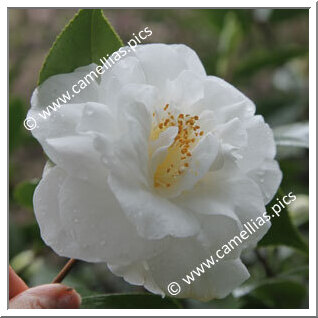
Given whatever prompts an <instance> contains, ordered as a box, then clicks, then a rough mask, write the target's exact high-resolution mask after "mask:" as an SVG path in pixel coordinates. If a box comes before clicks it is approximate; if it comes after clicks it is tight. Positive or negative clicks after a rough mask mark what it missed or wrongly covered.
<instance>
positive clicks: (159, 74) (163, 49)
mask: <svg viewBox="0 0 318 318" xmlns="http://www.w3.org/2000/svg"><path fill="white" fill-rule="evenodd" d="M134 54H135V56H136V58H137V59H138V60H139V62H140V64H141V67H142V69H143V70H144V74H145V77H146V81H147V83H148V84H150V85H154V86H156V87H157V88H158V89H163V88H164V87H165V83H166V81H167V80H174V79H175V78H177V76H178V75H179V74H180V73H181V72H182V71H183V70H185V69H188V67H189V66H188V64H190V63H191V62H190V63H189V61H190V60H191V58H189V57H187V58H185V59H182V55H180V54H179V52H178V51H177V50H176V49H175V48H173V47H172V46H170V45H165V44H151V45H138V47H137V48H136V51H135V53H134ZM184 56H185V55H184Z"/></svg>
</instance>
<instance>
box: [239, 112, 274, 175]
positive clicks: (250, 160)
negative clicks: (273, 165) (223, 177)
mask: <svg viewBox="0 0 318 318" xmlns="http://www.w3.org/2000/svg"><path fill="white" fill-rule="evenodd" d="M244 126H245V128H246V132H247V147H246V148H245V149H244V150H242V152H241V154H242V156H243V158H242V159H241V160H239V161H238V165H239V167H240V168H241V169H242V170H243V171H246V172H248V171H250V170H253V169H255V168H257V167H258V166H260V165H261V163H262V162H263V161H264V160H265V159H273V158H274V156H275V154H276V146H275V142H274V137H273V132H272V130H271V129H270V127H269V126H268V125H267V124H265V123H264V119H263V117H262V116H260V115H258V116H254V117H252V118H250V119H248V120H247V121H246V122H244Z"/></svg>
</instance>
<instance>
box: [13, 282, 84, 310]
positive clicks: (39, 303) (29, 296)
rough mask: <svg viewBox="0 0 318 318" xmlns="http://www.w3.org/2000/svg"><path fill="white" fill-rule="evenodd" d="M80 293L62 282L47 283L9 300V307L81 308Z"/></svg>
mask: <svg viewBox="0 0 318 318" xmlns="http://www.w3.org/2000/svg"><path fill="white" fill-rule="evenodd" d="M80 303H81V297H80V295H79V294H78V293H77V292H76V291H75V290H74V289H73V288H69V287H67V286H65V285H61V284H47V285H41V286H37V287H33V288H29V289H27V290H26V291H24V292H22V293H20V294H18V295H16V296H15V297H13V298H12V299H10V301H9V309H27V308H31V309H54V308H59V309H62V308H64V309H71V308H74V309H76V308H79V305H80Z"/></svg>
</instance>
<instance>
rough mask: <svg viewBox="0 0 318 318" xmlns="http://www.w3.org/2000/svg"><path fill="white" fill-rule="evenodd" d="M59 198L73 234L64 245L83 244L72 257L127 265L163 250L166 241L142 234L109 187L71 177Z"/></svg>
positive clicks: (63, 216) (60, 252)
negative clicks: (97, 185)
mask: <svg viewBox="0 0 318 318" xmlns="http://www.w3.org/2000/svg"><path fill="white" fill-rule="evenodd" d="M58 199H59V214H60V218H61V221H62V223H63V227H64V229H65V230H66V231H67V232H68V233H70V234H71V237H72V239H71V240H70V243H68V242H64V245H65V247H66V248H67V247H68V245H69V244H72V242H74V241H75V242H77V244H78V245H79V246H80V247H81V249H80V250H76V249H74V250H73V251H72V252H71V255H68V257H75V258H80V259H83V260H86V261H94V262H101V261H104V262H105V261H106V262H110V263H115V264H119V265H120V264H122V265H125V264H127V263H130V262H134V261H137V260H140V259H144V258H147V257H150V256H153V255H156V254H157V253H159V252H160V251H161V245H162V243H163V242H161V241H149V240H144V239H143V238H141V237H140V236H138V234H137V232H136V229H135V227H134V226H133V225H132V224H131V223H130V222H129V221H128V219H127V217H126V216H125V215H124V213H123V211H122V210H121V208H120V206H119V204H118V202H117V200H116V198H115V197H114V196H113V194H112V192H111V191H110V190H109V189H107V188H100V187H95V186H93V185H92V184H88V183H86V182H83V181H81V180H79V179H76V178H72V177H67V178H66V180H65V182H64V183H63V185H62V187H61V189H60V193H59V197H58ZM50 212H51V213H53V211H50ZM55 213H56V212H55ZM57 252H58V253H59V254H60V255H61V254H62V255H65V253H64V250H63V249H62V250H59V251H57ZM68 253H69V252H68Z"/></svg>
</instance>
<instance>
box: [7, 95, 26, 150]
mask: <svg viewBox="0 0 318 318" xmlns="http://www.w3.org/2000/svg"><path fill="white" fill-rule="evenodd" d="M25 116H26V109H25V108H24V105H23V102H22V101H21V100H20V99H18V98H12V99H10V103H9V151H10V153H11V152H12V150H14V149H15V148H17V147H18V146H19V145H20V144H21V142H22V139H23V132H24V131H23V130H22V129H25V128H24V127H23V121H24V119H25Z"/></svg>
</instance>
